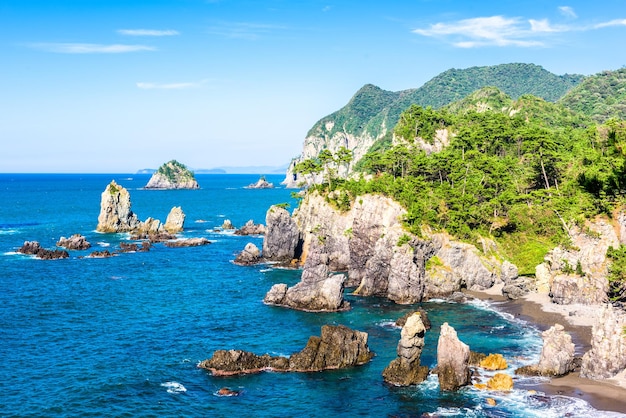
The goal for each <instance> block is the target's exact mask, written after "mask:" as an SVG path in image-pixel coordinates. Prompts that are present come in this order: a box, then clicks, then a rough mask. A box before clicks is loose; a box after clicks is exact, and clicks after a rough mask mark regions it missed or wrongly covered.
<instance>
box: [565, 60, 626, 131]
mask: <svg viewBox="0 0 626 418" xmlns="http://www.w3.org/2000/svg"><path fill="white" fill-rule="evenodd" d="M559 103H561V104H563V105H564V106H566V107H568V108H570V109H572V110H575V111H577V112H581V113H584V114H586V115H588V116H590V117H592V118H593V119H594V120H595V121H597V122H605V121H606V120H608V119H610V118H617V119H626V68H621V69H619V70H617V71H603V72H601V73H599V74H596V75H593V76H590V77H586V78H585V79H584V80H583V82H582V83H580V84H579V85H578V86H576V87H574V88H573V89H571V90H570V91H569V92H568V93H567V94H565V96H563V97H562V98H561V99H560V100H559Z"/></svg>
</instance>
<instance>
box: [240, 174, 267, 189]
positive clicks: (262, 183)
mask: <svg viewBox="0 0 626 418" xmlns="http://www.w3.org/2000/svg"><path fill="white" fill-rule="evenodd" d="M273 188H274V184H273V183H270V182H269V181H267V180H265V177H263V176H261V177H260V178H259V180H258V181H257V182H256V183H252V184H249V185H248V186H246V189H273Z"/></svg>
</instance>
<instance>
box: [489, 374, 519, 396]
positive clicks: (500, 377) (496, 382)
mask: <svg viewBox="0 0 626 418" xmlns="http://www.w3.org/2000/svg"><path fill="white" fill-rule="evenodd" d="M487 389H489V390H497V391H505V392H508V391H510V390H512V389H513V378H512V377H511V376H509V375H508V374H504V373H496V374H495V375H494V376H493V377H492V378H491V379H489V380H488V381H487Z"/></svg>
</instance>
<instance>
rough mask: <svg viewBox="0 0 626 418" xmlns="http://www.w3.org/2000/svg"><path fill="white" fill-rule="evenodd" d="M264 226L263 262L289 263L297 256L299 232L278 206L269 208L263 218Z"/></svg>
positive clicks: (284, 211)
mask: <svg viewBox="0 0 626 418" xmlns="http://www.w3.org/2000/svg"><path fill="white" fill-rule="evenodd" d="M265 225H266V231H265V238H264V240H263V259H264V260H266V261H276V262H280V263H290V262H291V261H292V260H293V259H294V258H297V257H298V256H299V254H296V249H297V247H298V243H299V241H300V232H299V231H298V226H297V225H296V223H295V221H294V220H293V219H292V218H291V216H290V215H289V212H287V210H286V209H284V208H282V207H280V206H272V207H271V208H269V210H268V211H267V214H266V216H265Z"/></svg>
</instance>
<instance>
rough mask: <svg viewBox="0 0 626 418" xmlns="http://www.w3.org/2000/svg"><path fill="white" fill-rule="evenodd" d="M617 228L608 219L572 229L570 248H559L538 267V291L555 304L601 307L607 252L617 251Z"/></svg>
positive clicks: (574, 226)
mask: <svg viewBox="0 0 626 418" xmlns="http://www.w3.org/2000/svg"><path fill="white" fill-rule="evenodd" d="M616 229H617V228H615V227H614V226H613V225H612V224H611V223H610V222H608V221H607V220H605V219H601V218H599V219H596V220H595V221H587V222H586V224H585V226H584V228H581V227H579V226H577V225H572V226H571V227H569V229H568V232H569V237H570V240H571V245H570V246H569V247H568V248H567V249H566V248H563V247H556V248H554V249H553V250H551V251H550V252H549V253H548V254H547V255H546V257H545V259H544V260H545V262H544V263H542V264H540V265H538V266H537V267H536V271H535V276H536V278H537V290H538V291H539V292H544V293H550V296H551V298H552V301H553V302H554V303H558V304H562V305H567V304H574V303H580V304H585V305H599V304H602V303H604V302H606V301H607V296H606V291H607V289H608V280H607V267H608V262H607V259H606V251H607V249H608V248H609V247H611V246H612V247H614V248H617V247H618V246H619V243H620V240H619V238H618V236H617V234H616Z"/></svg>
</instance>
